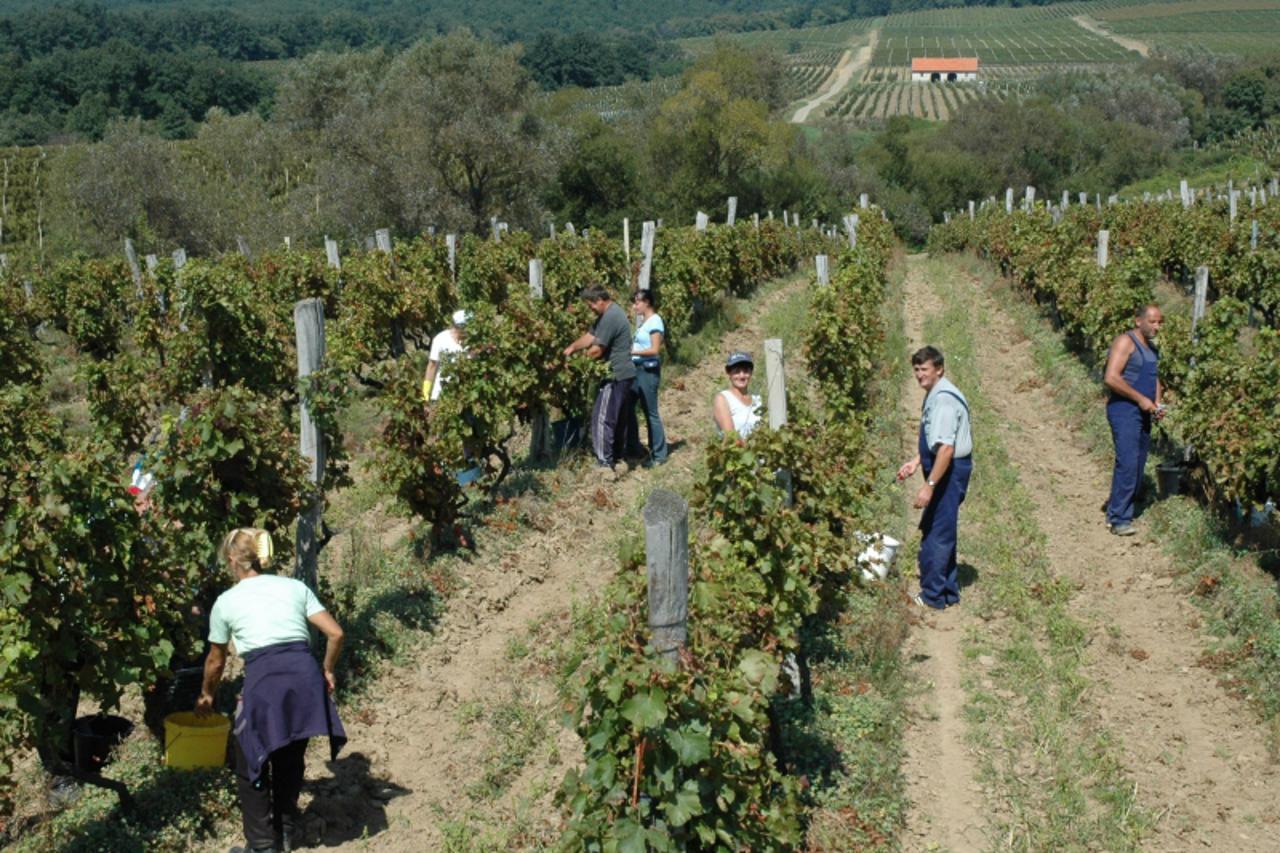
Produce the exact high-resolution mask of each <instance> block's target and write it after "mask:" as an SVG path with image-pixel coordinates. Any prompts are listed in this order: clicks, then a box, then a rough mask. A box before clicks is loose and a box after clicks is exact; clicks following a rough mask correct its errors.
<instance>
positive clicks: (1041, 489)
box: [974, 281, 1280, 853]
mask: <svg viewBox="0 0 1280 853" xmlns="http://www.w3.org/2000/svg"><path fill="white" fill-rule="evenodd" d="M974 284H975V288H977V289H979V290H980V291H981V288H980V285H979V283H978V282H976V281H975V283H974ZM979 299H980V300H981V302H982V303H983V304H984V305H985V307H986V309H987V310H986V311H985V312H982V313H984V314H986V315H987V316H989V317H990V318H991V323H990V326H989V327H988V328H986V329H984V330H983V331H982V334H980V335H978V336H977V338H978V357H979V368H980V370H981V372H982V375H983V377H984V380H985V381H984V383H983V384H984V388H985V389H986V393H987V396H988V397H989V398H990V400H991V403H992V406H993V408H994V409H995V410H996V411H997V412H998V413H999V415H1000V418H999V422H998V423H995V424H989V425H987V428H992V429H999V430H1000V431H1001V432H1002V433H1004V437H1005V444H1006V446H1007V448H1008V450H1009V455H1010V458H1011V460H1012V461H1013V463H1014V464H1015V465H1017V466H1018V468H1019V470H1020V471H1021V472H1022V473H1021V477H1022V481H1023V483H1024V484H1026V485H1027V486H1028V488H1029V491H1030V492H1031V494H1032V496H1033V498H1034V501H1035V503H1036V513H1037V521H1038V523H1039V526H1040V528H1041V529H1042V530H1043V531H1044V533H1045V534H1046V536H1047V540H1048V541H1047V547H1048V554H1049V557H1050V560H1051V562H1052V565H1053V569H1054V572H1055V573H1056V574H1058V575H1059V576H1061V577H1063V578H1067V579H1069V580H1070V581H1071V582H1072V584H1073V585H1074V586H1075V588H1076V589H1077V590H1078V593H1077V595H1076V596H1075V598H1074V600H1073V602H1072V608H1073V610H1074V612H1075V614H1076V616H1077V617H1078V618H1080V619H1081V621H1082V622H1084V624H1086V625H1087V626H1088V627H1089V629H1090V642H1089V645H1088V649H1087V652H1086V663H1087V666H1086V672H1087V675H1088V677H1089V678H1090V680H1091V681H1092V682H1093V684H1094V686H1095V687H1094V690H1093V691H1092V693H1091V694H1087V695H1088V698H1089V701H1091V702H1092V704H1093V706H1094V710H1095V711H1096V713H1097V715H1098V718H1099V721H1100V723H1101V725H1102V726H1103V727H1104V728H1106V729H1107V730H1109V731H1111V732H1112V733H1113V734H1115V735H1116V736H1118V738H1119V739H1120V741H1121V743H1122V749H1123V755H1124V758H1125V765H1126V767H1127V770H1128V772H1129V773H1130V774H1131V776H1132V778H1133V779H1134V780H1135V782H1136V784H1137V792H1138V799H1139V802H1140V803H1142V804H1143V805H1144V806H1145V807H1146V808H1148V809H1150V810H1151V812H1152V813H1153V814H1155V815H1157V822H1156V825H1155V827H1154V829H1153V831H1152V833H1151V834H1150V835H1149V836H1148V837H1147V838H1146V839H1145V841H1144V844H1143V848H1144V849H1147V850H1190V849H1202V848H1207V849H1211V850H1228V849H1229V850H1233V851H1238V853H1239V852H1241V851H1254V850H1256V851H1262V850H1276V849H1280V845H1278V844H1277V840H1276V839H1277V829H1278V828H1277V822H1280V798H1278V797H1277V791H1278V790H1280V787H1278V783H1280V773H1277V768H1276V766H1275V765H1274V764H1273V763H1271V762H1270V761H1269V759H1268V756H1267V753H1266V746H1265V744H1266V742H1267V740H1266V732H1265V731H1264V729H1263V726H1262V725H1261V724H1260V723H1259V722H1258V720H1257V719H1256V717H1255V716H1254V715H1253V714H1252V712H1251V711H1250V710H1249V709H1248V708H1247V707H1246V706H1245V705H1244V704H1243V703H1242V702H1241V701H1239V700H1238V699H1236V698H1234V697H1233V696H1231V695H1230V694H1229V693H1228V692H1227V690H1226V689H1224V688H1223V687H1222V686H1221V685H1220V684H1219V683H1218V679H1217V677H1216V676H1215V674H1214V673H1213V672H1212V671H1210V670H1208V669H1206V668H1204V667H1202V666H1201V665H1200V664H1199V661H1200V659H1201V656H1202V655H1203V654H1204V652H1205V651H1206V643H1205V641H1204V638H1203V637H1202V636H1201V633H1200V631H1199V630H1198V629H1199V626H1200V619H1199V615H1198V613H1197V611H1196V609H1195V607H1194V606H1193V605H1192V604H1191V603H1190V602H1189V601H1188V600H1187V599H1186V597H1185V596H1184V595H1183V594H1182V593H1179V592H1178V591H1177V590H1176V589H1174V584H1173V579H1172V577H1171V575H1172V573H1173V569H1172V567H1171V565H1170V563H1169V560H1168V558H1167V557H1166V556H1165V555H1164V553H1163V552H1162V550H1161V548H1160V545H1159V543H1157V542H1154V541H1152V540H1151V539H1150V538H1149V537H1148V536H1147V535H1144V534H1143V533H1142V532H1140V533H1139V535H1138V536H1134V537H1132V538H1127V539H1126V538H1120V537H1116V536H1113V535H1111V533H1110V532H1108V530H1107V528H1106V526H1105V523H1104V518H1103V516H1102V513H1101V511H1100V506H1101V504H1102V502H1103V500H1104V499H1105V497H1106V495H1107V493H1108V491H1109V485H1110V471H1109V470H1103V468H1102V466H1100V465H1099V464H1098V463H1097V462H1096V461H1095V459H1094V458H1092V457H1091V456H1090V455H1089V448H1087V447H1085V446H1083V444H1082V443H1081V441H1080V439H1079V438H1078V437H1077V436H1074V435H1073V434H1072V432H1071V430H1070V429H1069V428H1068V427H1067V426H1066V425H1065V422H1064V421H1063V418H1062V412H1061V410H1060V409H1058V408H1056V404H1055V401H1054V398H1053V393H1052V384H1051V383H1046V382H1045V381H1044V380H1043V378H1042V377H1041V376H1040V375H1039V374H1038V372H1037V368H1036V365H1035V363H1034V361H1033V359H1032V354H1031V352H1030V343H1029V342H1028V341H1026V340H1025V339H1024V338H1023V336H1022V335H1021V334H1020V333H1019V332H1018V331H1017V329H1016V327H1015V325H1014V322H1013V321H1012V319H1011V318H1010V317H1009V316H1008V315H1007V314H1005V313H1004V312H1002V310H1001V308H1000V306H999V304H998V302H997V301H996V300H995V299H993V298H992V297H991V295H990V294H988V293H986V292H984V291H983V292H981V295H980V297H979ZM1137 523H1138V526H1139V529H1140V531H1141V519H1139V520H1138V522H1137Z"/></svg>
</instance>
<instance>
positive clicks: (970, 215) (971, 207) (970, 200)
mask: <svg viewBox="0 0 1280 853" xmlns="http://www.w3.org/2000/svg"><path fill="white" fill-rule="evenodd" d="M976 206H977V205H975V204H974V203H973V199H969V221H970V222H972V221H973V209H974V207H976Z"/></svg>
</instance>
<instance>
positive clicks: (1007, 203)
mask: <svg viewBox="0 0 1280 853" xmlns="http://www.w3.org/2000/svg"><path fill="white" fill-rule="evenodd" d="M1004 212H1005V213H1013V187H1008V188H1007V189H1005V191H1004Z"/></svg>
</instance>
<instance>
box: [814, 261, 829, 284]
mask: <svg viewBox="0 0 1280 853" xmlns="http://www.w3.org/2000/svg"><path fill="white" fill-rule="evenodd" d="M813 263H814V266H815V267H817V270H818V284H821V285H824V286H825V285H828V284H830V283H831V267H830V265H829V261H828V258H827V256H826V255H818V256H817V257H815V258H814V259H813Z"/></svg>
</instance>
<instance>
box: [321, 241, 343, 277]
mask: <svg viewBox="0 0 1280 853" xmlns="http://www.w3.org/2000/svg"><path fill="white" fill-rule="evenodd" d="M324 256H325V260H327V261H328V262H329V266H331V267H333V268H334V269H335V270H340V269H342V256H341V255H339V254H338V241H337V240H330V239H329V238H328V237H325V238H324Z"/></svg>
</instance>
